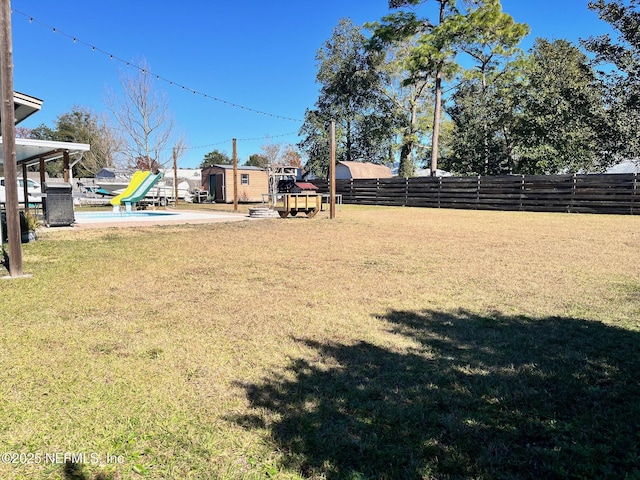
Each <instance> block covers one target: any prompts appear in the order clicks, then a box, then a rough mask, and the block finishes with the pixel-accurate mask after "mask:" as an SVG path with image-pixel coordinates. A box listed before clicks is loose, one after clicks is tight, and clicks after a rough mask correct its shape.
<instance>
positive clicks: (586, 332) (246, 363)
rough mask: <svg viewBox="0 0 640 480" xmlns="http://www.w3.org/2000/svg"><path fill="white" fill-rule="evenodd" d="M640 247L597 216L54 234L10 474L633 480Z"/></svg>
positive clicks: (6, 346)
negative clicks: (596, 479) (626, 479)
mask: <svg viewBox="0 0 640 480" xmlns="http://www.w3.org/2000/svg"><path fill="white" fill-rule="evenodd" d="M208 208H215V206H211V207H208ZM639 253H640V217H629V216H606V215H568V214H544V213H521V212H512V213H510V212H476V211H462V210H460V211H457V210H432V209H411V208H392V207H355V206H344V207H343V208H342V210H341V211H339V212H338V217H337V218H336V219H335V220H333V221H332V220H329V219H328V218H327V216H326V214H325V213H322V214H319V215H318V216H317V217H316V218H314V219H306V218H290V219H286V220H282V219H273V220H260V221H247V222H238V223H217V224H210V225H191V226H190V225H184V226H149V227H133V228H114V227H107V228H105V229H99V230H90V229H87V230H80V231H73V230H69V229H58V230H56V229H50V230H45V231H44V232H43V233H41V234H40V239H39V240H38V241H36V242H34V243H31V244H28V245H25V246H24V249H23V257H24V270H25V272H28V273H31V274H33V277H32V278H30V279H13V280H7V281H3V282H2V283H0V325H1V327H2V331H1V334H0V365H1V366H2V368H1V369H0V453H4V455H2V457H0V460H1V461H0V478H2V479H34V478H38V479H40V478H42V479H60V478H62V479H64V480H69V479H85V480H94V479H102V480H105V479H113V480H118V479H130V478H131V479H138V478H140V479H190V478H193V479H217V478H222V479H241V478H242V479H264V478H277V479H300V478H305V479H354V480H355V479H374V478H375V479H458V478H465V479H542V478H544V479H551V478H576V479H577V478H584V479H587V478H589V479H590V478H598V479H603V478H611V479H622V478H628V479H638V478H640V383H639V372H640V267H639V265H640V264H639V261H638V254H639ZM11 452H13V454H12V453H11Z"/></svg>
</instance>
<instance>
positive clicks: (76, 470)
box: [62, 460, 113, 480]
mask: <svg viewBox="0 0 640 480" xmlns="http://www.w3.org/2000/svg"><path fill="white" fill-rule="evenodd" d="M62 475H63V476H62V479H63V480H113V477H112V476H111V475H107V474H106V473H102V472H99V473H96V474H95V475H92V476H88V474H87V473H86V472H85V471H84V467H83V466H82V464H80V463H75V462H72V461H70V460H67V461H66V462H65V463H64V465H63V466H62Z"/></svg>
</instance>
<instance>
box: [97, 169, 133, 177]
mask: <svg viewBox="0 0 640 480" xmlns="http://www.w3.org/2000/svg"><path fill="white" fill-rule="evenodd" d="M95 178H96V179H109V178H113V179H115V178H131V171H130V170H125V169H121V168H101V169H100V171H99V172H98V173H96V175H95Z"/></svg>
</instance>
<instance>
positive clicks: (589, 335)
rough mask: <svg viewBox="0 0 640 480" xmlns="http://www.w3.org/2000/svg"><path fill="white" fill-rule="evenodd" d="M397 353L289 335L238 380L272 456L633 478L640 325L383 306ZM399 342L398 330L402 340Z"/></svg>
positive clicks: (639, 442)
mask: <svg viewBox="0 0 640 480" xmlns="http://www.w3.org/2000/svg"><path fill="white" fill-rule="evenodd" d="M380 319H381V320H385V321H387V322H388V324H389V325H391V331H392V332H393V333H395V334H397V335H400V336H402V337H409V338H410V339H412V340H414V342H412V345H413V347H412V348H411V349H406V348H405V349H404V350H403V351H399V350H395V349H393V348H392V347H391V348H386V347H381V346H378V345H373V344H371V343H367V342H358V343H355V344H349V345H343V344H339V343H319V342H316V341H312V340H305V339H299V341H301V342H303V343H304V344H306V345H307V346H309V347H311V348H313V349H314V350H315V351H316V352H317V355H316V356H315V357H314V358H311V359H308V358H304V359H302V358H301V359H297V360H294V361H292V363H291V365H290V366H289V367H288V371H286V372H285V373H284V374H274V375H272V376H270V377H269V378H265V379H264V380H263V381H262V382H261V383H259V384H247V385H243V387H244V388H245V389H246V392H247V396H248V399H249V400H250V402H251V404H252V406H253V407H255V409H256V412H258V413H256V414H255V415H245V416H242V417H236V418H234V419H233V420H234V421H236V422H239V423H241V424H242V425H245V426H254V427H260V428H267V429H268V430H269V431H270V434H271V436H272V439H273V441H274V442H275V443H276V445H277V447H278V448H279V449H280V450H281V451H283V452H284V455H283V460H282V462H281V465H282V467H285V468H288V469H292V470H295V471H298V472H300V473H301V474H302V475H304V476H305V477H310V478H314V477H316V478H327V479H352V478H353V479H355V478H380V479H382V478H389V479H391V478H393V479H396V478H403V479H419V478H434V479H440V478H442V479H449V478H451V479H453V478H487V479H488V478H491V479H500V478H504V479H507V478H508V479H517V478H522V479H540V478H545V479H552V478H616V479H618V478H640V384H639V380H638V375H639V374H640V334H639V333H638V332H633V331H628V330H623V329H618V328H615V327H611V326H607V325H604V324H601V323H597V322H590V321H584V320H579V319H572V318H543V319H534V318H528V317H522V316H517V317H512V316H507V315H503V314H499V313H496V314H494V315H491V316H479V315H474V314H472V313H469V312H466V311H459V312H456V313H446V312H437V311H424V312H407V311H405V312H403V311H392V312H390V313H389V314H387V315H384V316H381V317H380ZM404 343H406V342H404Z"/></svg>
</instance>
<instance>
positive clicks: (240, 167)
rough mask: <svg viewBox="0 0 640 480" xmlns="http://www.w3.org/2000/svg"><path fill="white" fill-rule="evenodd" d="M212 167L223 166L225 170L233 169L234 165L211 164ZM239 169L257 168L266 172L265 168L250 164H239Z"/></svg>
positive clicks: (256, 169)
mask: <svg viewBox="0 0 640 480" xmlns="http://www.w3.org/2000/svg"><path fill="white" fill-rule="evenodd" d="M211 167H216V168H222V169H223V170H233V165H211ZM209 168H210V167H209ZM238 170H255V171H260V172H264V168H260V167H253V166H249V165H238Z"/></svg>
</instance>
